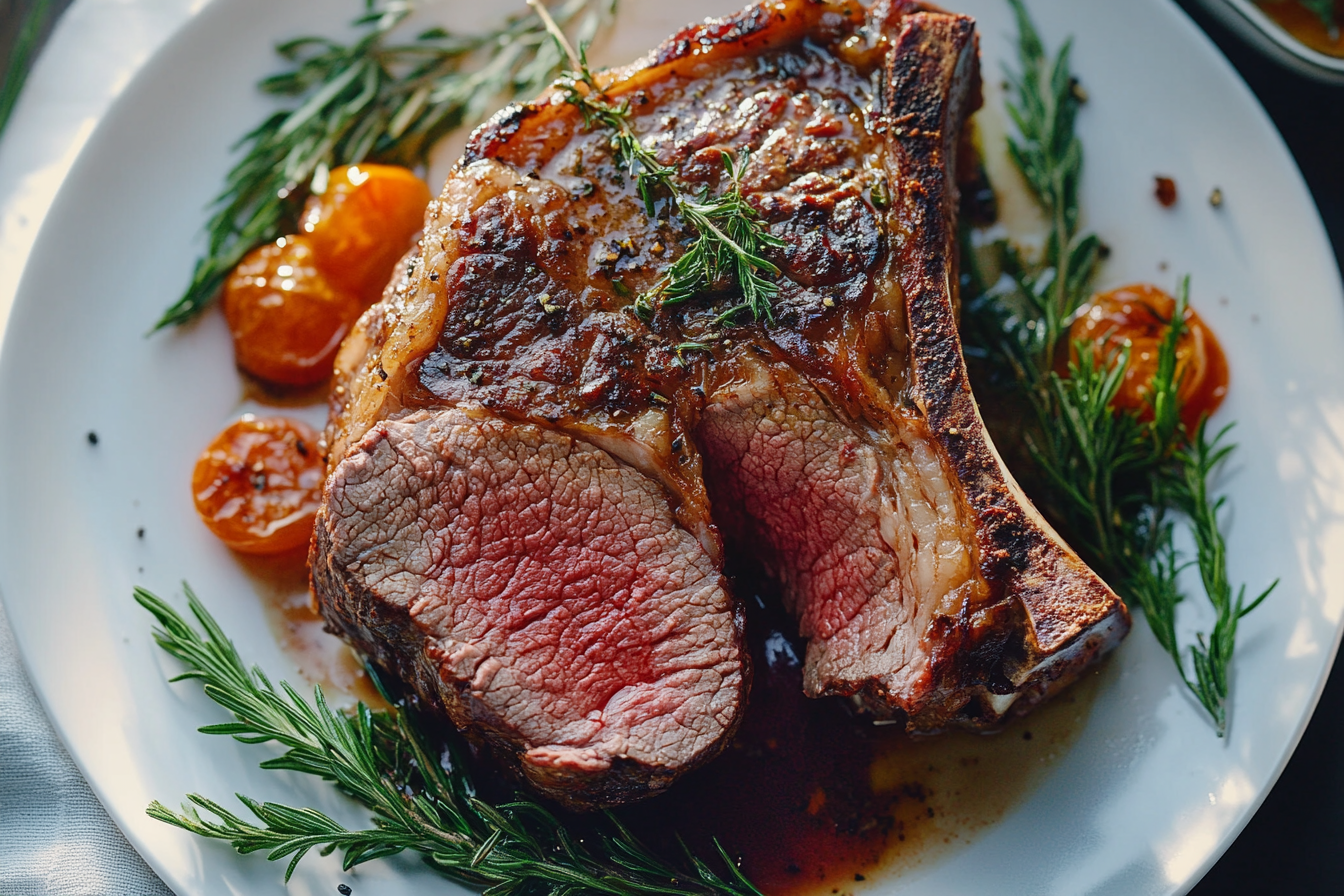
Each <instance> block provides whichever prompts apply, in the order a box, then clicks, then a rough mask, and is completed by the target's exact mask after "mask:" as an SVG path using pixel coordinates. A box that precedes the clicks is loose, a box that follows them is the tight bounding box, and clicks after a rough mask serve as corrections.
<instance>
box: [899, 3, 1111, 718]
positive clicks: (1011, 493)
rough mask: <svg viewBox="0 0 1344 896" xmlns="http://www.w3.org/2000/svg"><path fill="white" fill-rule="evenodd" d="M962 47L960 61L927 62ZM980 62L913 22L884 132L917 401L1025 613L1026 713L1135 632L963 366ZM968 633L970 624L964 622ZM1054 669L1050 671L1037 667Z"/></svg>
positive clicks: (902, 43) (967, 28) (993, 578)
mask: <svg viewBox="0 0 1344 896" xmlns="http://www.w3.org/2000/svg"><path fill="white" fill-rule="evenodd" d="M931 46H939V47H944V48H945V47H947V46H954V47H956V48H958V50H959V52H958V53H956V54H955V56H951V55H949V54H947V53H944V52H925V50H926V48H929V47H931ZM977 54H978V49H977V45H976V35H975V24H974V21H973V20H972V19H970V18H969V17H966V16H954V15H927V14H922V13H916V14H913V15H910V16H907V17H906V18H905V19H904V20H903V23H902V29H901V32H900V35H899V37H898V39H897V43H896V45H895V47H894V49H893V52H892V53H891V54H890V56H889V57H888V62H887V68H886V72H885V78H886V89H885V91H884V100H885V102H886V107H887V114H886V116H885V117H886V121H885V122H884V126H885V127H886V131H887V133H886V138H887V142H888V147H889V150H890V154H889V158H890V159H891V160H892V163H893V164H894V166H895V168H896V169H897V170H898V171H899V172H900V175H901V176H900V187H899V205H898V218H899V221H900V224H901V229H902V231H903V232H904V233H905V234H906V235H907V236H906V238H905V241H904V243H903V244H902V245H901V246H900V247H899V249H898V251H899V252H900V253H901V256H902V257H901V259H900V260H901V265H900V270H901V287H902V290H903V291H904V293H905V307H906V314H907V317H908V332H909V337H910V342H911V355H912V359H913V363H912V372H913V393H914V394H913V398H914V400H915V402H916V404H917V405H918V406H919V408H920V410H921V411H922V412H923V413H924V415H925V418H926V420H927V421H928V424H929V428H930V430H931V431H932V432H933V434H934V436H935V437H936V438H937V439H938V442H939V444H940V445H941V446H942V448H943V451H944V452H945V455H946V457H947V458H948V461H949V462H950V464H951V466H952V468H953V469H954V470H955V471H956V475H957V479H958V481H959V482H960V483H961V486H962V488H963V489H964V490H965V494H966V498H967V500H968V501H969V503H970V506H971V508H972V510H973V512H974V513H975V517H976V528H977V530H978V533H979V535H980V538H979V544H980V549H981V557H980V563H981V571H982V574H983V575H984V577H985V579H986V580H987V581H989V582H1002V583H1004V587H1005V590H1006V592H1007V593H1010V594H1011V595H1012V596H1014V597H1015V598H1017V600H1019V601H1020V602H1021V604H1022V607H1023V608H1024V609H1025V611H1026V614H1025V615H1026V620H1025V621H1026V625H1027V631H1026V638H1025V643H1024V645H1023V648H1024V653H1025V655H1024V656H1022V657H1021V658H1020V661H1019V662H1018V663H1016V664H1012V666H1013V667H1010V668H1008V669H1007V670H1006V671H1007V672H1008V675H1009V678H1010V679H1011V684H1012V685H1013V686H1014V689H1015V690H1020V691H1022V692H1023V693H1022V698H1020V700H1019V702H1020V703H1022V705H1021V706H1018V707H1017V708H1018V709H1023V708H1025V707H1026V706H1029V705H1031V704H1033V703H1035V702H1038V701H1039V700H1040V699H1042V698H1043V697H1045V696H1046V695H1048V694H1049V693H1052V692H1054V691H1055V690H1057V689H1058V688H1059V687H1062V686H1064V685H1065V684H1067V683H1068V682H1069V681H1072V680H1073V679H1075V678H1076V677H1077V675H1078V674H1079V673H1081V671H1082V670H1083V669H1084V668H1085V667H1087V666H1088V665H1090V664H1091V663H1092V661H1093V660H1095V659H1096V658H1097V657H1098V656H1099V655H1100V654H1102V653H1104V652H1106V651H1108V650H1109V649H1111V648H1112V647H1114V646H1115V645H1116V644H1117V643H1118V642H1119V641H1120V639H1121V638H1123V637H1124V635H1125V634H1126V633H1127V632H1128V631H1129V627H1130V618H1129V611H1128V609H1127V608H1126V607H1125V604H1124V602H1123V601H1122V600H1121V599H1120V598H1119V597H1118V596H1117V595H1116V594H1115V592H1114V591H1112V590H1111V589H1110V588H1109V587H1108V586H1107V585H1106V584H1105V583H1104V582H1103V581H1102V580H1101V579H1100V578H1099V577H1098V576H1097V575H1096V573H1094V572H1092V570H1091V569H1089V568H1088V567H1087V566H1086V565H1085V564H1084V563H1083V562H1082V560H1081V559H1079V558H1078V556H1077V554H1075V553H1074V552H1073V551H1072V550H1071V549H1070V548H1069V547H1068V546H1067V545H1066V544H1065V543H1064V542H1063V540H1062V539H1060V538H1059V536H1058V535H1057V534H1056V533H1055V532H1054V530H1053V529H1052V528H1051V527H1050V526H1049V524H1048V523H1047V522H1046V521H1045V520H1044V518H1042V517H1041V515H1040V514H1039V513H1038V512H1037V511H1036V509H1035V508H1034V507H1033V506H1032V504H1031V502H1030V501H1029V499H1027V497H1026V496H1025V494H1023V493H1022V491H1021V489H1020V488H1019V487H1018V486H1017V483H1016V482H1015V481H1014V480H1013V479H1012V476H1011V474H1010V473H1009V472H1008V471H1007V470H1006V468H1005V467H1004V466H1003V463H1002V461H1001V459H1000V458H999V455H998V452H997V451H996V450H995V448H994V446H993V442H992V440H991V439H990V437H989V433H988V432H987V431H986V429H985V426H984V421H983V420H982V419H981V417H980V412H979V409H978V408H977V407H976V404H975V399H974V398H973V396H972V394H971V387H970V381H969V377H968V375H967V372H966V365H965V361H964V359H963V356H962V350H961V338H960V335H959V334H958V332H957V328H956V325H955V321H956V314H955V309H956V302H957V296H956V279H955V268H954V267H953V265H952V264H951V262H952V260H954V259H955V258H956V238H955V233H954V232H953V228H952V227H951V226H950V225H951V222H953V221H955V220H956V211H957V209H956V205H957V196H956V184H955V178H954V172H953V170H952V166H953V165H954V162H955V159H956V157H957V156H956V141H957V139H958V137H959V136H960V133H961V130H962V124H963V122H962V121H961V120H959V118H960V117H961V116H962V114H963V112H962V110H964V109H966V108H967V107H968V106H970V107H971V108H974V104H973V102H971V101H970V98H968V97H967V96H964V95H962V96H958V95H955V94H954V92H953V88H959V89H961V90H963V91H971V90H975V91H978V90H979V84H978V79H976V78H972V77H967V76H965V72H964V71H961V72H959V71H958V67H960V66H967V65H972V64H974V61H975V58H976V56H977ZM966 622H967V623H968V624H969V620H966ZM1042 665H1045V666H1046V668H1039V667H1041V666H1042Z"/></svg>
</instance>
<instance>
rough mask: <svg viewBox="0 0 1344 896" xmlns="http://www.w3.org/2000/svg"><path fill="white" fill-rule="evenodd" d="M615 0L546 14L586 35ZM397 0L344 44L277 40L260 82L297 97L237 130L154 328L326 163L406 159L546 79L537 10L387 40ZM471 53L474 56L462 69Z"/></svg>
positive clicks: (402, 11) (195, 294) (263, 238)
mask: <svg viewBox="0 0 1344 896" xmlns="http://www.w3.org/2000/svg"><path fill="white" fill-rule="evenodd" d="M614 9H615V0H565V2H563V3H562V4H561V5H560V6H559V7H558V8H557V9H556V11H555V15H554V20H555V21H558V22H559V23H561V24H566V25H568V24H574V25H575V26H576V31H577V34H578V35H579V37H580V39H581V40H588V39H591V38H592V36H593V35H594V34H595V33H596V31H597V29H598V28H599V27H600V26H601V24H602V23H603V22H605V21H606V20H607V19H609V18H610V17H611V15H612V13H613V11H614ZM410 12H411V5H410V4H409V3H407V2H404V0H385V2H382V3H381V4H375V0H365V12H364V14H363V15H361V16H360V17H359V18H357V19H356V20H355V22H354V25H355V27H357V28H360V29H363V30H364V31H365V32H366V33H365V34H364V35H363V36H362V37H360V38H359V39H358V40H356V41H355V42H354V43H351V44H348V45H346V44H341V43H338V42H336V41H333V40H330V39H328V38H324V37H301V38H297V39H295V40H291V41H287V42H285V43H283V44H280V45H279V46H278V47H276V51H277V52H278V53H279V54H280V56H281V57H282V58H283V59H284V60H285V61H286V62H287V63H290V64H291V65H292V66H293V67H292V68H291V69H290V70H289V71H286V72H283V73H281V74H278V75H273V76H271V77H269V78H266V79H265V80H263V81H262V82H261V85H260V86H261V89H262V90H263V91H264V92H266V93H269V94H272V95H275V96H280V97H285V98H287V99H291V100H294V101H296V102H297V103H298V105H297V107H296V108H294V109H292V110H289V111H281V112H276V113H275V114H273V115H271V116H270V117H269V118H267V119H266V120H265V121H264V122H262V123H261V124H260V125H258V126H257V127H256V128H255V129H254V130H252V131H251V132H249V133H248V134H247V135H246V136H244V137H243V139H242V140H240V141H239V144H238V145H239V146H240V147H245V150H244V153H243V157H242V159H240V160H239V161H238V163H237V164H236V165H235V166H234V168H233V170H232V171H230V172H229V176H228V178H227V180H226V182H225V187H224V191H223V192H222V193H221V194H220V195H219V196H218V197H217V198H216V199H215V200H214V202H213V203H212V206H211V207H212V208H213V210H214V211H213V214H212V215H211V217H210V221H209V223H208V224H207V225H206V235H207V252H206V255H205V257H204V258H201V259H200V260H198V261H197V263H196V269H195V272H194V273H193V275H192V278H191V284H190V285H189V286H188V287H187V290H186V292H185V293H184V294H183V295H182V297H181V298H180V299H178V301H177V302H176V303H175V304H174V305H173V306H172V307H171V308H169V309H168V310H167V311H165V312H164V314H163V316H162V317H161V318H160V319H159V321H158V323H156V324H155V327H154V328H155V329H156V330H158V329H162V328H163V327H166V326H169V325H172V324H180V323H183V322H185V321H187V320H190V319H191V318H192V317H194V316H195V315H196V314H197V313H199V312H200V311H201V310H203V309H204V308H205V307H206V306H207V305H209V304H210V302H211V301H213V300H214V297H215V295H216V293H218V292H219V288H220V286H221V285H222V284H223V283H224V280H225V279H226V278H227V277H228V275H229V272H230V271H231V270H233V268H234V266H235V265H237V264H238V262H239V261H240V260H241V259H242V257H243V256H244V255H246V254H247V253H248V252H249V251H251V250H252V249H253V248H255V247H256V246H259V245H261V244H263V243H267V242H270V241H271V240H274V239H276V238H277V237H279V236H282V235H283V234H284V233H286V232H289V231H291V230H293V229H294V225H295V224H296V222H297V217H298V213H299V210H300V208H301V206H302V202H303V199H304V197H305V195H306V194H307V193H308V191H309V190H318V188H319V187H320V185H321V182H322V181H324V180H325V176H326V172H327V171H328V170H330V169H331V168H333V167H336V166H337V165H353V164H356V163H359V162H363V161H375V162H384V163H388V164H397V165H405V166H407V167H415V166H417V165H422V164H424V163H425V162H426V161H427V159H428V156H429V153H430V151H431V150H432V149H433V147H434V144H435V143H436V142H438V140H439V139H440V138H441V137H443V136H444V135H445V134H447V133H448V132H449V131H452V130H453V129H455V128H457V127H459V126H460V125H462V124H464V123H468V122H471V121H475V120H478V119H480V118H482V117H483V116H484V115H485V114H486V113H487V112H489V111H490V109H491V107H492V105H493V104H494V103H495V102H496V101H497V100H499V99H500V98H501V97H509V96H515V95H520V94H521V95H531V94H534V93H537V92H539V91H540V90H541V89H542V88H543V87H545V86H546V85H547V84H549V83H550V81H551V78H552V77H553V76H554V75H555V72H556V70H557V68H559V66H560V64H561V62H562V57H561V55H560V53H559V51H558V50H557V49H556V47H555V45H554V44H553V43H552V42H551V40H550V39H549V38H548V37H547V34H546V28H545V26H544V24H543V23H542V21H541V19H539V18H538V17H537V16H536V15H532V14H528V15H522V16H514V17H512V18H510V19H508V20H506V21H505V23H504V24H503V25H502V26H500V27H499V28H497V29H495V30H494V31H491V32H489V33H486V34H482V35H472V36H462V35H457V34H451V33H449V32H447V31H445V30H444V29H442V28H432V29H430V30H428V31H425V32H423V33H422V34H420V35H419V36H418V37H417V38H416V39H415V41H413V42H411V43H391V42H390V41H391V36H392V31H393V30H394V29H395V28H396V27H397V26H398V25H399V24H401V22H402V21H403V20H404V19H405V18H406V17H407V16H408V15H409V14H410ZM477 54H481V55H488V58H486V59H485V60H484V61H483V62H482V64H481V65H480V67H478V68H474V69H471V70H467V69H466V63H467V61H468V60H469V59H471V58H472V57H474V56H476V55H477Z"/></svg>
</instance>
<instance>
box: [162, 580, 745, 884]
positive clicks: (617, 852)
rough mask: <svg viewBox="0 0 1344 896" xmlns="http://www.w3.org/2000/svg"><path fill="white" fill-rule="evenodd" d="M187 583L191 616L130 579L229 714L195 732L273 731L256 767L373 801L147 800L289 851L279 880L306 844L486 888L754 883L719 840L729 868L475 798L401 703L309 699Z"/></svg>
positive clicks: (262, 735)
mask: <svg viewBox="0 0 1344 896" xmlns="http://www.w3.org/2000/svg"><path fill="white" fill-rule="evenodd" d="M186 595H187V605H188V607H189V609H190V612H191V614H192V616H193V617H194V619H195V625H193V624H192V623H190V622H188V621H187V619H186V618H185V617H183V616H182V615H181V614H179V613H178V612H177V611H176V610H174V609H173V608H172V607H171V606H169V604H168V603H166V602H165V601H163V600H162V599H161V598H159V597H157V596H155V595H154V594H152V593H150V592H149V591H146V590H144V589H142V588H137V589H136V591H135V599H136V601H137V602H138V603H139V604H140V605H141V606H142V607H144V608H145V609H146V610H148V611H149V612H150V613H151V614H152V615H153V616H154V618H155V619H156V620H157V622H158V627H157V628H156V629H155V632H154V639H155V641H156V642H157V643H158V644H159V646H160V647H162V648H163V649H164V650H165V651H167V652H168V653H169V654H171V655H172V656H174V657H176V658H177V659H178V660H180V661H181V662H182V663H183V665H184V666H185V671H184V672H182V673H181V674H180V675H178V676H176V677H175V678H173V679H172V680H173V681H180V680H182V679H196V680H199V681H200V682H201V684H202V686H203V688H204V690H205V694H206V696H208V697H209V698H210V699H211V700H213V701H214V702H216V703H218V704H219V705H220V706H221V707H223V708H224V709H227V710H228V711H229V712H230V713H231V714H232V716H233V719H234V721H232V722H227V723H223V724H217V725H207V726H205V727H204V728H202V729H200V730H201V731H202V733H205V734H217V735H227V736H231V737H233V738H235V739H236V740H239V741H241V742H243V743H247V744H263V743H268V742H274V743H276V744H279V745H280V746H281V747H283V748H285V752H284V753H283V754H282V755H280V756H278V757H273V758H271V759H267V760H265V761H263V762H262V763H261V767H262V768H266V769H277V770H287V771H294V772H300V773H302V774H307V775H314V776H316V777H319V778H322V779H323V780H326V781H329V782H331V783H333V784H334V785H335V786H336V787H337V788H339V789H340V790H341V791H343V792H344V793H346V794H347V795H349V796H351V797H353V798H354V799H355V800H357V801H359V802H360V803H362V804H363V805H364V806H365V807H366V808H368V809H369V810H370V811H371V812H372V813H373V816H374V817H373V826H372V827H370V828H368V829H364V830H354V831H352V830H348V829H346V828H345V827H344V826H342V825H341V824H339V823H338V822H336V821H335V820H333V819H332V818H330V817H329V816H327V815H325V814H324V813H322V812H319V811H317V810H316V809H307V808H297V807H292V806H286V805H282V804H279V803H263V802H260V801H258V800H254V799H252V798H250V797H246V796H242V795H239V796H238V799H239V801H240V802H241V803H242V804H243V806H244V807H246V808H247V809H248V811H249V812H251V813H252V815H253V816H254V817H255V818H256V820H257V821H256V822H253V821H249V820H247V819H245V818H243V817H241V816H239V815H237V814H234V813H233V812H230V811H229V810H228V809H226V808H225V807H223V806H222V805H220V804H219V803H216V802H214V801H213V800H210V799H208V798H206V797H204V796H201V795H199V794H189V795H188V797H187V803H185V804H184V805H183V806H182V808H181V810H180V811H176V812H175V811H173V810H171V809H169V808H168V807H166V806H164V805H163V804H162V803H159V802H157V801H155V802H153V803H151V804H150V806H149V808H148V809H147V812H148V814H149V815H150V817H152V818H155V819H157V820H159V821H162V822H164V823H166V824H171V825H174V826H176V827H179V828H182V829H184V830H187V831H190V832H192V833H194V834H197V835H199V836H202V837H207V838H210V839H215V840H224V841H227V842H228V843H230V844H231V845H232V846H233V848H234V849H236V850H237V851H238V852H240V853H250V852H257V851H265V852H266V856H267V858H268V859H270V860H272V861H276V860H279V859H285V858H288V859H289V864H288V866H287V868H286V870H285V880H286V881H288V880H289V878H290V877H291V876H292V875H293V873H294V870H295V869H296V868H297V867H298V864H299V862H300V861H301V860H302V859H303V857H304V856H305V855H307V854H308V852H309V851H310V850H313V849H317V850H319V851H321V852H322V853H323V854H325V853H328V852H331V851H334V850H339V851H340V852H341V853H342V855H343V859H342V865H343V867H344V868H346V869H347V870H348V869H350V868H352V867H354V866H355V865H358V864H361V863H363V862H368V861H372V860H373V859H378V858H384V857H387V856H391V855H395V854H397V853H400V852H404V851H406V850H411V851H413V852H418V853H420V854H421V855H423V856H424V857H425V859H426V860H427V861H428V862H429V864H430V865H431V866H433V867H434V868H436V869H438V870H439V871H441V872H443V873H444V874H445V875H447V876H448V877H450V878H452V879H454V880H457V881H459V882H461V883H464V884H466V885H468V886H473V887H477V888H480V889H484V890H485V891H486V892H488V893H492V894H494V893H520V894H521V893H536V894H547V896H569V894H577V893H603V894H609V896H634V894H646V893H665V894H669V896H761V894H760V892H759V891H758V890H757V889H756V888H755V887H754V886H753V885H752V884H751V883H750V881H748V880H747V879H746V878H745V877H744V876H743V875H742V873H741V871H740V870H739V869H738V868H737V866H736V864H735V863H734V862H733V861H732V860H731V858H730V857H729V856H728V855H727V853H726V852H724V850H723V847H722V846H717V842H716V846H717V849H718V853H719V856H718V858H719V859H720V860H721V861H722V862H723V863H724V864H725V866H726V868H727V869H728V870H727V875H726V876H724V875H722V874H720V873H718V872H716V871H714V870H713V869H712V868H710V866H708V865H707V864H705V862H704V861H702V860H700V859H698V858H696V857H695V856H693V855H691V854H690V853H689V852H688V853H687V860H688V861H689V863H690V866H691V868H692V869H693V873H688V872H685V871H682V870H680V869H678V868H677V867H674V866H673V865H671V864H669V863H667V862H666V861H664V860H663V859H661V858H660V857H658V856H656V855H655V854H654V853H652V852H651V851H650V850H649V849H648V848H647V847H645V846H644V845H643V844H642V843H640V841H639V840H638V839H636V838H635V837H634V836H633V835H632V834H631V833H630V832H629V831H628V830H626V829H625V828H624V827H623V826H622V825H621V824H620V823H619V822H618V821H616V820H615V819H614V818H613V817H611V816H610V815H608V816H607V818H606V822H607V824H606V825H604V826H602V825H599V826H598V827H597V828H596V829H595V832H594V834H593V836H591V837H586V838H584V839H583V840H580V839H577V838H575V837H573V836H571V834H570V833H569V832H568V831H567V830H566V829H565V826H564V824H563V823H562V822H561V821H560V820H559V819H557V818H556V817H555V816H554V815H553V814H552V813H551V812H549V811H548V810H547V809H546V808H545V807H543V806H541V805H540V804H538V803H534V802H529V801H527V800H523V799H517V800H515V801H512V802H509V803H505V804H502V805H498V806H495V805H491V804H489V803H487V802H485V801H483V800H481V799H479V798H478V797H477V796H476V788H475V784H474V782H473V781H472V779H471V777H470V775H469V774H468V772H467V770H466V767H465V766H464V765H463V764H462V761H461V758H460V756H459V755H458V753H457V752H456V750H455V749H454V747H453V746H452V745H451V744H450V745H449V748H448V750H447V752H446V753H444V754H443V756H444V758H442V759H441V758H439V755H438V754H437V753H436V751H434V750H432V749H431V748H430V743H431V741H430V739H429V738H428V736H427V735H426V734H425V732H424V729H423V728H422V727H421V724H420V722H419V720H418V719H417V717H416V716H415V714H414V713H413V712H412V711H411V710H410V709H408V708H406V707H398V708H395V709H389V710H386V711H383V712H374V711H373V710H371V709H369V708H368V707H367V706H365V705H364V704H363V703H360V704H358V705H357V706H356V707H355V708H354V710H352V711H351V712H350V713H349V714H346V713H342V712H339V711H337V710H335V709H333V708H332V707H331V706H330V705H329V704H328V703H327V701H326V698H325V696H324V695H323V693H322V689H321V688H314V690H313V698H312V700H311V702H310V701H309V700H306V699H305V698H304V697H302V696H301V695H300V694H299V693H298V692H297V691H296V690H295V689H294V688H292V687H290V686H289V685H288V684H286V683H284V682H281V683H280V684H279V685H278V686H276V685H273V684H272V683H271V682H270V680H269V679H268V678H267V677H266V675H265V674H264V673H263V672H262V671H261V670H260V669H257V668H255V667H254V668H252V669H250V670H249V669H248V668H247V667H246V666H245V665H244V664H243V661H242V659H241V657H240V656H239V655H238V652H237V650H236V648H235V647H234V645H233V643H232V642H231V641H230V640H229V639H228V638H227V637H226V636H225V634H224V632H223V631H222V630H221V629H220V627H219V624H218V623H217V622H216V621H215V619H214V617H212V616H211V615H210V613H209V612H208V611H207V610H206V609H205V607H204V605H202V604H201V602H200V601H199V600H198V599H197V597H196V595H195V594H194V593H192V591H191V589H190V588H187V589H186ZM376 681H377V678H376V676H375V682H376ZM202 810H203V811H204V812H205V813H207V814H208V816H209V817H203V816H202V814H201V812H202Z"/></svg>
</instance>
